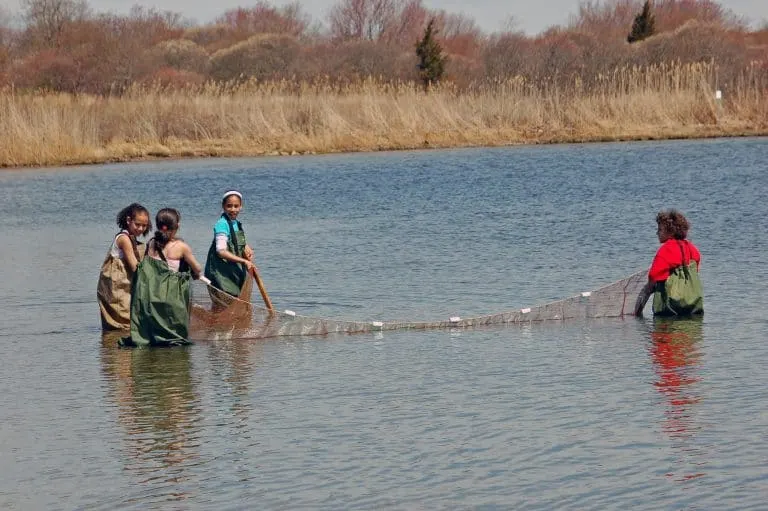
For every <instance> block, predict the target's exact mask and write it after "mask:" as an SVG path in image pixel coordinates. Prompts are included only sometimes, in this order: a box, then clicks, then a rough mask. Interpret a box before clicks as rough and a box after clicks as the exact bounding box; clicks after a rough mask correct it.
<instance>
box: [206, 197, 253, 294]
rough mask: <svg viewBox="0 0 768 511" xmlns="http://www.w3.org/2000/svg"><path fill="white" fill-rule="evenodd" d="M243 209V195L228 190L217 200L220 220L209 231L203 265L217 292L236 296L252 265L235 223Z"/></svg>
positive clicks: (248, 248) (249, 250)
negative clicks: (210, 235) (219, 202)
mask: <svg viewBox="0 0 768 511" xmlns="http://www.w3.org/2000/svg"><path fill="white" fill-rule="evenodd" d="M242 207H243V194H241V193H240V192H238V191H236V190H230V191H228V192H226V193H225V194H224V196H223V197H222V200H221V209H222V210H223V212H222V214H221V217H220V218H219V220H218V221H217V222H216V225H214V227H213V242H212V243H211V248H210V249H209V250H208V258H207V260H206V262H205V276H206V277H207V278H208V279H210V281H211V284H213V285H214V286H215V287H217V288H218V289H221V290H222V291H224V292H226V293H228V294H230V295H232V296H238V295H239V294H240V288H242V287H243V284H244V283H245V279H247V278H248V274H249V273H250V272H252V271H254V270H255V269H256V267H255V266H254V265H253V249H252V248H251V247H250V246H249V245H248V242H247V240H246V239H245V231H244V230H243V224H242V223H241V222H240V221H239V220H238V219H237V216H238V215H239V214H240V210H241V209H242Z"/></svg>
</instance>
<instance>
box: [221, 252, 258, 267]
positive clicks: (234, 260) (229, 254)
mask: <svg viewBox="0 0 768 511" xmlns="http://www.w3.org/2000/svg"><path fill="white" fill-rule="evenodd" d="M216 253H217V254H219V257H221V258H222V259H226V260H227V261H229V262H232V263H241V264H244V265H245V267H246V268H247V269H248V271H251V270H252V269H256V266H254V264H253V263H252V262H251V261H249V260H248V259H245V258H244V257H239V256H237V255H235V254H233V253H232V252H230V251H229V250H217V251H216Z"/></svg>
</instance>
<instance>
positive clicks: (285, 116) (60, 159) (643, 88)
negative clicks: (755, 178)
mask: <svg viewBox="0 0 768 511" xmlns="http://www.w3.org/2000/svg"><path fill="white" fill-rule="evenodd" d="M552 82H553V83H554V80H553V81H552ZM734 82H735V83H737V84H738V85H736V86H734V87H733V88H732V89H731V90H727V91H724V99H723V100H721V101H718V100H716V99H715V96H714V91H715V89H716V87H717V85H716V83H717V76H716V68H715V67H714V66H713V65H710V64H695V65H660V66H651V67H644V68H622V69H617V70H616V71H615V72H614V73H612V74H610V75H606V76H599V77H597V78H595V79H593V80H591V81H590V83H589V84H585V83H584V82H583V81H581V80H580V79H574V80H572V81H571V82H570V84H569V85H567V86H563V85H551V84H548V83H547V81H543V82H538V83H531V82H529V81H526V80H525V79H523V78H516V79H510V80H505V81H498V82H495V83H487V84H484V85H482V86H478V87H475V88H474V89H472V90H468V91H457V90H454V89H452V88H451V87H450V86H446V87H441V88H437V89H435V90H433V91H431V92H430V93H428V94H425V93H424V92H423V91H422V90H421V89H420V88H419V87H417V86H415V85H413V84H395V85H392V84H383V83H378V82H376V81H364V82H361V83H357V84H354V85H345V86H340V85H333V84H330V83H325V84H323V83H319V84H317V83H316V84H306V83H305V84H296V83H292V82H274V83H253V82H250V83H245V84H239V85H234V84H221V85H213V84H208V85H205V86H200V87H195V88H189V89H186V90H162V89H160V88H135V89H133V90H131V91H130V92H129V93H128V94H126V95H124V96H121V97H95V96H73V95H67V94H43V93H31V94H30V93H19V92H14V91H10V90H8V91H5V92H3V93H0V133H2V136H0V166H5V167H9V166H40V165H62V164H79V163H98V162H106V161H127V160H132V159H142V158H156V157H192V156H249V155H265V154H266V155H276V154H304V153H327V152H342V151H371V150H387V149H411V148H421V147H456V146H479V145H483V146H493V145H505V144H518V143H553V142H586V141H610V140H639V139H666V138H696V137H711V136H734V135H765V134H768V98H767V97H766V91H767V90H768V79H766V75H765V73H764V72H762V73H755V72H754V70H752V71H750V70H746V71H745V72H744V74H743V76H742V77H740V78H739V80H736V81H734ZM560 83H562V81H560Z"/></svg>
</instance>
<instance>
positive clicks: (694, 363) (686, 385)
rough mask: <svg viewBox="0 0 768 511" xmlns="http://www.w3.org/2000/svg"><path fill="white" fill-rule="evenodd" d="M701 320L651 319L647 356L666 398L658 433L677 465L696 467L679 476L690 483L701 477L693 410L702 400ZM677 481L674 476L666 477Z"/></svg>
mask: <svg viewBox="0 0 768 511" xmlns="http://www.w3.org/2000/svg"><path fill="white" fill-rule="evenodd" d="M701 341H702V318H701V317H697V318H685V319H677V318H658V317H657V318H654V319H653V330H652V331H651V344H650V348H649V349H650V354H651V358H652V360H653V366H654V370H655V371H656V375H657V378H658V379H657V380H656V381H655V382H654V386H655V387H656V389H657V390H658V391H659V392H660V393H661V394H662V395H663V396H664V397H665V401H664V403H665V404H666V409H665V411H664V422H663V423H662V427H661V430H662V431H663V432H664V433H665V434H666V435H667V436H668V437H669V439H670V440H671V441H672V448H673V449H674V451H675V455H676V456H677V457H678V459H679V461H678V463H680V464H688V463H692V464H693V465H695V466H696V467H697V468H696V469H695V470H694V471H693V472H692V473H687V474H684V475H682V476H680V477H679V479H680V480H689V479H693V478H697V477H701V476H703V475H704V473H703V472H701V471H699V468H700V466H701V465H703V464H704V463H703V462H702V461H701V455H702V452H701V449H700V448H699V447H697V446H696V433H697V432H698V431H699V429H700V426H699V425H698V424H697V423H696V420H695V416H696V407H697V405H698V404H699V402H700V401H701V391H700V385H699V384H700V382H701V376H700V374H701V373H700V362H701V351H700V349H701ZM668 475H669V476H670V477H673V478H677V476H676V475H675V474H668Z"/></svg>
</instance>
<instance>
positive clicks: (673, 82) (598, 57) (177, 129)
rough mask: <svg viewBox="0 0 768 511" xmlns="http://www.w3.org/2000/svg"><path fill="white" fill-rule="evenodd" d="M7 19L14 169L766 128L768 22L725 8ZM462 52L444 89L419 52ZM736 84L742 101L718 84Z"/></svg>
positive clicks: (1, 58) (79, 0) (3, 18)
mask: <svg viewBox="0 0 768 511" xmlns="http://www.w3.org/2000/svg"><path fill="white" fill-rule="evenodd" d="M22 6H23V12H22V18H23V21H24V24H23V26H22V27H21V28H17V27H15V26H14V25H13V23H11V16H10V15H9V13H7V12H2V11H0V88H2V90H3V91H5V92H2V93H0V133H2V135H1V136H0V165H4V166H9V165H50V164H58V163H78V162H89V161H94V162H95V161H105V160H122V159H130V158H136V157H147V156H192V155H200V154H205V155H208V154H232V155H247V154H270V153H278V154H279V153H289V154H290V153H291V152H326V151H346V150H375V149H390V148H411V147H439V146H453V145H476V144H490V145H495V144H508V143H519V142H551V141H576V140H613V139H628V138H668V137H689V136H691V137H692V136H712V135H729V134H748V133H749V134H763V133H765V132H766V131H767V128H766V117H767V116H766V113H767V112H766V91H768V28H766V27H763V28H762V29H759V30H754V31H750V30H749V29H748V28H747V23H746V21H745V20H743V19H741V18H740V17H739V16H737V15H736V14H734V13H732V12H730V11H728V10H726V9H724V8H723V7H722V6H720V5H719V4H717V3H716V2H714V1H713V0H656V1H655V2H654V3H653V14H654V17H655V20H656V32H657V33H656V35H653V36H651V37H649V38H647V39H645V40H643V41H640V42H637V43H635V44H631V45H630V44H627V43H626V37H627V33H628V31H629V29H630V27H631V25H632V22H633V20H634V17H635V16H636V15H637V13H638V12H639V10H640V8H641V7H642V0H607V1H605V2H601V1H595V2H592V1H585V2H582V3H581V4H580V6H579V8H578V13H577V14H576V15H575V16H574V18H573V19H572V20H571V22H570V23H569V24H568V26H565V27H552V28H551V29H549V30H547V31H545V32H543V33H541V34H539V35H536V36H527V35H525V34H522V33H519V32H515V31H513V30H509V31H505V32H499V33H493V34H485V33H484V32H483V31H482V30H480V29H479V28H478V27H477V25H476V23H475V22H474V20H472V19H471V18H469V17H467V16H464V15H456V14H451V13H447V12H444V11H434V10H430V9H428V8H426V7H425V6H424V5H423V3H422V0H338V3H337V4H336V6H335V7H334V8H333V9H332V11H331V12H330V14H329V18H328V20H327V22H328V24H327V26H328V29H327V31H326V30H325V29H323V28H322V27H321V26H319V25H318V24H316V23H313V21H312V20H311V19H310V18H309V16H307V15H306V14H304V12H303V10H302V8H301V5H300V4H298V3H293V4H289V5H287V6H284V7H274V6H272V5H270V4H269V3H267V2H266V1H260V2H258V3H257V4H255V5H254V6H253V7H250V8H240V9H235V10H232V11H228V12H225V13H224V14H222V15H221V16H220V17H219V18H217V19H216V20H215V21H214V22H213V23H211V24H208V25H202V26H193V25H190V24H189V23H188V22H185V21H184V20H183V19H182V18H181V16H180V15H178V14H174V13H167V12H158V11H154V10H145V9H141V8H138V7H137V8H134V9H133V10H132V11H131V12H130V13H129V14H127V15H116V14H100V13H94V12H92V11H91V9H90V8H89V7H88V5H87V4H86V3H85V2H84V1H83V0H24V2H23V4H22ZM430 19H434V20H435V25H436V27H437V29H438V35H439V44H440V46H441V47H442V48H443V51H444V52H445V54H446V56H447V57H448V58H447V62H446V67H445V74H444V77H443V83H442V85H441V86H440V87H437V88H435V89H433V90H432V91H431V92H430V93H429V94H425V93H424V92H423V91H421V90H420V89H419V87H418V86H417V85H415V84H414V82H415V81H416V80H417V79H418V69H417V67H416V65H417V59H416V55H415V43H416V41H417V40H418V39H420V38H421V37H422V35H423V33H424V28H425V26H426V23H427V22H428V21H429V20H430ZM715 90H722V91H723V94H724V99H723V100H722V102H720V101H717V100H715V98H714V91H715Z"/></svg>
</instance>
